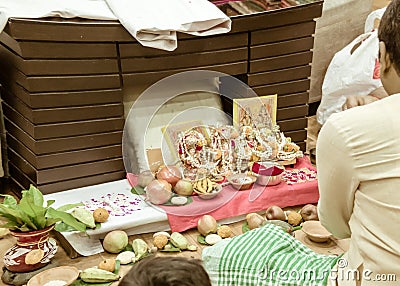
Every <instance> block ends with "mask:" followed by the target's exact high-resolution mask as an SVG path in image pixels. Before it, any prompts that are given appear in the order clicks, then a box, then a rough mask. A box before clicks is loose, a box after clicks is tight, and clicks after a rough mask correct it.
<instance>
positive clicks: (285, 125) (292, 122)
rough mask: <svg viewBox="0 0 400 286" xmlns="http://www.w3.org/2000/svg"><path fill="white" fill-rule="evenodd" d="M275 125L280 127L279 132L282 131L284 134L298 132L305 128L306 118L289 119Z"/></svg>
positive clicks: (279, 121)
mask: <svg viewBox="0 0 400 286" xmlns="http://www.w3.org/2000/svg"><path fill="white" fill-rule="evenodd" d="M277 123H278V125H279V127H280V130H281V131H283V132H284V133H285V134H286V132H288V131H294V130H300V129H304V128H307V118H306V117H300V118H295V119H289V120H278V122H277Z"/></svg>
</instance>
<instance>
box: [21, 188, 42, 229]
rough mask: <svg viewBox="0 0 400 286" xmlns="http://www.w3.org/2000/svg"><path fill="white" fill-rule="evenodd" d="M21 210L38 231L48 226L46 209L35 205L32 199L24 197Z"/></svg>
mask: <svg viewBox="0 0 400 286" xmlns="http://www.w3.org/2000/svg"><path fill="white" fill-rule="evenodd" d="M19 208H20V210H21V211H22V212H24V213H25V214H27V215H28V216H29V217H30V219H31V220H32V222H33V223H34V224H35V225H36V227H37V228H38V229H42V228H44V227H45V226H46V218H45V216H44V215H45V213H46V208H44V207H42V206H38V205H35V204H34V203H33V198H32V197H29V196H27V195H26V196H23V197H22V199H21V200H20V202H19Z"/></svg>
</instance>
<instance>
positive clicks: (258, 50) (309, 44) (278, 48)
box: [250, 37, 314, 60]
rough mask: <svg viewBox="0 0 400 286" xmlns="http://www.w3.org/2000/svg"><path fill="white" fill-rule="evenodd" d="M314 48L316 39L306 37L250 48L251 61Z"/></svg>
mask: <svg viewBox="0 0 400 286" xmlns="http://www.w3.org/2000/svg"><path fill="white" fill-rule="evenodd" d="M313 46H314V38H313V37H306V38H299V39H294V40H288V41H283V42H277V43H270V44H265V45H259V46H251V47H250V60H254V59H263V58H268V57H274V56H280V55H287V54H292V53H298V52H304V51H309V50H311V49H312V48H313Z"/></svg>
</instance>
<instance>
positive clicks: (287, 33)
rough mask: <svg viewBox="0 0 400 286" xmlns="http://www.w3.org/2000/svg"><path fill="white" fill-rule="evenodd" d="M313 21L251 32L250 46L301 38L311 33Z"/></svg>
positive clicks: (313, 25)
mask: <svg viewBox="0 0 400 286" xmlns="http://www.w3.org/2000/svg"><path fill="white" fill-rule="evenodd" d="M314 32H315V21H309V22H304V23H299V24H294V25H286V26H281V27H276V28H271V29H265V30H258V31H254V32H251V42H250V45H251V46H255V45H261V44H267V43H274V42H281V41H286V40H290V39H297V38H303V37H308V36H311V35H313V34H314Z"/></svg>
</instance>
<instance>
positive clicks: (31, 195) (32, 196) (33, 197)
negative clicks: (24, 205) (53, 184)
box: [22, 185, 44, 207]
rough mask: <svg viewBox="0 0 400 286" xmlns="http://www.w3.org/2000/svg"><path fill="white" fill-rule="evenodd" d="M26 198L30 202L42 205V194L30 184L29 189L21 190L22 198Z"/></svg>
mask: <svg viewBox="0 0 400 286" xmlns="http://www.w3.org/2000/svg"><path fill="white" fill-rule="evenodd" d="M24 197H25V199H27V200H28V201H29V202H30V203H32V204H34V205H36V206H40V207H43V203H44V199H43V194H42V193H41V192H40V191H39V189H37V188H35V186H33V185H30V186H29V190H25V191H22V198H24Z"/></svg>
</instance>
